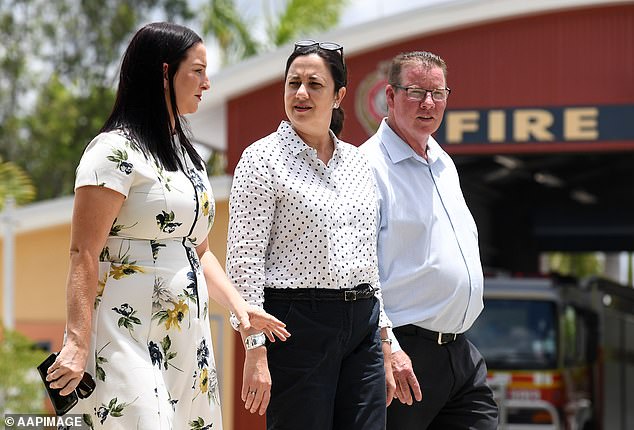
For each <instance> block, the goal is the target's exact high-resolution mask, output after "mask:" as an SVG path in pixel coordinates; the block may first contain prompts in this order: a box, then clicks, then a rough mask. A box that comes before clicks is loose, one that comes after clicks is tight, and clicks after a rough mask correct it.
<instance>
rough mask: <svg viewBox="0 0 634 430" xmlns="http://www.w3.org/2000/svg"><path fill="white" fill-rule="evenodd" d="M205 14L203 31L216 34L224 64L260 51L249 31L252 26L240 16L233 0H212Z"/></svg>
mask: <svg viewBox="0 0 634 430" xmlns="http://www.w3.org/2000/svg"><path fill="white" fill-rule="evenodd" d="M204 15H205V18H204V19H203V32H204V33H205V34H209V33H211V34H213V35H214V36H215V38H216V41H217V42H218V45H219V46H220V51H221V56H222V58H221V61H222V63H223V64H228V63H232V62H235V61H238V60H241V59H242V58H246V57H250V56H252V55H254V54H256V53H257V52H258V49H259V47H258V44H257V42H256V41H255V39H254V38H253V36H252V35H251V33H250V31H249V28H250V27H251V26H250V24H249V23H248V22H246V21H245V19H244V18H243V17H241V16H240V14H239V13H238V11H237V10H236V6H235V2H234V1H233V0H210V2H209V4H208V5H207V7H206V8H205V9H204Z"/></svg>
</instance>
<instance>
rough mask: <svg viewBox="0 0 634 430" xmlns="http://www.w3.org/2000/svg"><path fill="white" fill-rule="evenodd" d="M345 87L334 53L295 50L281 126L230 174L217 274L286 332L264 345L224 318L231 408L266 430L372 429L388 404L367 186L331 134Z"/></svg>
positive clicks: (373, 215) (316, 47)
mask: <svg viewBox="0 0 634 430" xmlns="http://www.w3.org/2000/svg"><path fill="white" fill-rule="evenodd" d="M346 82H347V72H346V66H345V62H344V57H343V47H341V46H340V45H338V44H336V43H331V42H321V43H320V42H315V41H313V40H304V41H300V42H297V43H296V44H295V48H294V50H293V53H292V54H291V55H290V57H289V58H288V61H287V63H286V72H285V86H284V106H285V111H286V115H287V117H288V120H287V121H282V122H281V123H280V125H279V127H278V128H277V130H276V131H275V132H273V133H271V134H270V135H268V136H266V137H264V138H262V139H260V140H258V141H257V142H255V143H253V144H251V145H250V146H249V147H248V148H247V149H246V150H245V151H244V153H243V154H242V157H241V159H240V162H239V163H238V166H237V167H236V170H235V174H234V181H233V188H232V190H231V200H230V222H229V241H228V245H227V273H228V274H229V276H230V278H231V279H232V281H233V283H234V284H235V285H236V288H238V290H239V291H240V293H241V294H242V296H243V297H244V298H245V299H246V300H247V301H248V302H249V303H251V304H254V305H257V306H263V307H264V309H265V310H266V311H268V312H269V313H271V314H273V315H275V316H276V317H278V318H279V319H282V320H283V321H285V322H286V325H287V327H286V328H287V329H288V331H289V332H290V333H291V337H290V338H289V339H288V340H287V341H286V342H275V343H271V342H265V340H264V336H263V335H262V333H260V332H258V331H256V330H254V329H250V330H243V329H242V327H239V326H238V325H237V324H235V320H233V321H232V322H233V323H234V327H235V328H236V329H239V330H240V332H241V335H242V337H243V339H244V340H245V347H246V358H245V363H244V373H243V375H244V379H243V386H242V400H243V401H244V402H245V407H246V408H247V409H248V410H250V411H251V412H252V413H254V412H258V413H259V414H261V415H262V414H264V413H265V412H266V417H267V429H269V430H271V429H299V428H301V429H319V430H324V429H346V430H355V429H359V430H360V429H363V430H372V429H377V430H378V429H384V428H385V409H386V399H390V400H391V399H392V397H393V392H394V387H395V386H394V379H393V377H392V372H391V368H390V367H389V366H387V367H385V366H384V361H383V356H384V354H385V355H387V356H388V357H389V355H390V344H389V341H387V334H386V329H387V327H389V326H390V322H389V320H388V318H387V316H386V315H385V313H384V311H383V302H382V298H381V294H380V289H379V276H378V267H377V254H376V230H377V229H376V223H377V197H376V188H375V182H374V178H373V175H372V173H371V171H370V169H369V167H368V164H367V163H366V161H365V159H364V158H363V155H362V154H361V153H360V152H359V151H358V150H357V148H356V147H354V146H352V145H350V144H348V143H345V142H343V141H341V140H339V139H338V138H337V135H338V134H339V132H340V131H341V129H342V127H343V111H342V110H341V108H340V107H339V106H340V104H341V101H342V100H343V98H344V96H345V95H346ZM264 334H268V333H264ZM382 340H385V341H382ZM386 381H387V384H386ZM386 390H387V391H386Z"/></svg>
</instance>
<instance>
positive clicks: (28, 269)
mask: <svg viewBox="0 0 634 430" xmlns="http://www.w3.org/2000/svg"><path fill="white" fill-rule="evenodd" d="M228 218H229V210H228V202H227V201H217V202H216V220H215V223H214V226H213V228H212V231H211V233H210V235H209V244H210V248H211V250H212V252H213V253H214V254H215V255H216V257H217V258H218V260H219V261H220V263H221V264H222V265H223V267H224V264H225V257H226V244H227V227H228ZM69 241H70V219H69V222H68V224H64V225H59V226H55V227H50V228H43V229H39V230H35V231H28V232H23V233H18V234H17V235H16V238H15V254H16V257H15V269H14V273H15V292H14V301H15V302H14V315H15V320H16V329H17V330H18V331H20V332H21V333H23V334H25V335H26V336H28V337H29V338H31V339H33V340H34V341H41V342H49V344H50V347H51V350H55V351H56V350H59V349H60V347H61V344H62V338H63V334H64V321H65V318H66V276H67V273H68V260H69V252H68V247H69ZM2 253H3V249H2V237H0V261H3V255H2ZM3 270H4V268H3ZM0 290H2V291H4V285H3V279H0ZM1 302H2V296H1V295H0V303H1ZM2 309H3V307H2V305H0V314H1V313H2ZM210 320H211V330H212V336H213V343H214V351H215V357H216V367H217V370H218V374H219V378H220V387H221V402H222V412H223V427H224V428H225V430H231V429H232V419H233V393H234V391H233V390H234V386H233V374H234V373H233V372H234V368H233V361H234V360H233V355H234V341H235V339H236V336H235V334H234V331H233V329H231V326H230V325H229V322H228V314H227V312H226V311H225V310H224V309H223V308H221V307H220V306H219V305H218V304H216V303H215V302H213V301H212V302H211V303H210Z"/></svg>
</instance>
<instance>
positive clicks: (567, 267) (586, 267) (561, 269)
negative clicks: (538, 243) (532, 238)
mask: <svg viewBox="0 0 634 430" xmlns="http://www.w3.org/2000/svg"><path fill="white" fill-rule="evenodd" d="M548 265H549V267H550V271H551V272H555V273H560V274H562V275H566V276H568V275H570V276H575V277H577V278H585V277H587V276H592V275H601V274H603V271H604V268H603V264H602V262H601V260H600V259H599V257H598V255H597V254H595V253H567V252H551V253H549V254H548Z"/></svg>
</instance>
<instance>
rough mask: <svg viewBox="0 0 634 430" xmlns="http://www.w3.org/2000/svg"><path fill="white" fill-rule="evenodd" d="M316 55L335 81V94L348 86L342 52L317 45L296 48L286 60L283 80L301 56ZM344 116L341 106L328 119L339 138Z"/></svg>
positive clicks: (331, 128)
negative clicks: (324, 63) (323, 62)
mask: <svg viewBox="0 0 634 430" xmlns="http://www.w3.org/2000/svg"><path fill="white" fill-rule="evenodd" d="M309 54H317V55H319V56H320V57H321V58H323V59H324V61H325V62H326V65H327V66H328V68H329V69H330V74H331V75H332V79H333V80H334V81H335V94H337V91H339V89H340V88H342V87H345V86H346V85H347V84H348V71H347V70H346V63H345V61H344V58H343V50H341V51H339V50H329V49H323V48H321V47H319V44H317V43H315V44H314V45H312V46H301V47H296V48H295V50H294V51H293V53H292V54H291V55H290V56H289V57H288V60H286V70H285V71H284V78H285V79H286V77H287V76H288V69H290V67H291V64H293V61H294V60H295V59H296V58H297V57H299V56H301V55H309ZM344 120H345V115H344V112H343V109H342V108H341V106H339V107H337V108H334V109H333V110H332V117H331V118H330V130H332V132H333V133H334V134H335V136H337V137H339V134H340V133H341V130H343V122H344Z"/></svg>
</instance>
